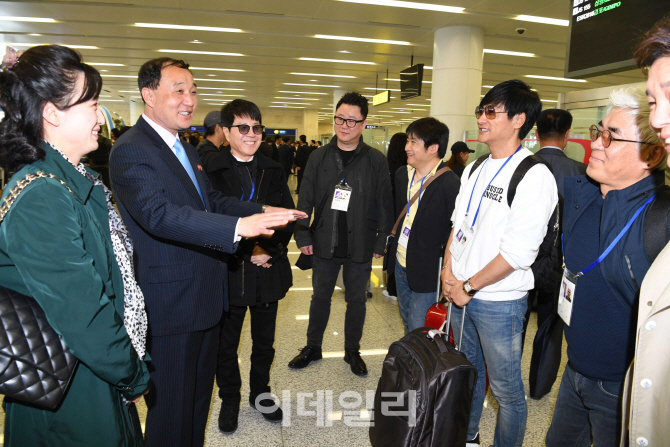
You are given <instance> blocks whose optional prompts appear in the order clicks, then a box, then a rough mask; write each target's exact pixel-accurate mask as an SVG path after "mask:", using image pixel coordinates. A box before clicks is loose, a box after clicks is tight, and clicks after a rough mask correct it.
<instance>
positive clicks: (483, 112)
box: [475, 104, 507, 120]
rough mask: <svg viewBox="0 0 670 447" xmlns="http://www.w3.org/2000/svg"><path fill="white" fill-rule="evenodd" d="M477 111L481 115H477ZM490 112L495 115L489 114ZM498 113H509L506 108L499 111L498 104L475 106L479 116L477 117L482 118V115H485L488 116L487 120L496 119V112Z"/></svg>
mask: <svg viewBox="0 0 670 447" xmlns="http://www.w3.org/2000/svg"><path fill="white" fill-rule="evenodd" d="M487 109H488V111H487ZM477 113H479V116H477ZM489 113H492V114H493V116H492V117H491V116H489ZM498 113H507V111H506V110H501V111H497V110H496V106H492V105H490V104H489V105H486V106H484V107H481V106H477V107H475V118H477V119H479V118H481V116H482V115H484V116H486V119H487V120H494V119H496V114H498Z"/></svg>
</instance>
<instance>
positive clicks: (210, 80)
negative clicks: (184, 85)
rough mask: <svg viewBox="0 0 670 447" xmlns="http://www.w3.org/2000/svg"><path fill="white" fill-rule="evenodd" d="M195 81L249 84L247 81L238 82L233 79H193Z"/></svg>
mask: <svg viewBox="0 0 670 447" xmlns="http://www.w3.org/2000/svg"><path fill="white" fill-rule="evenodd" d="M193 80H194V81H209V82H247V81H236V80H233V79H205V78H193Z"/></svg>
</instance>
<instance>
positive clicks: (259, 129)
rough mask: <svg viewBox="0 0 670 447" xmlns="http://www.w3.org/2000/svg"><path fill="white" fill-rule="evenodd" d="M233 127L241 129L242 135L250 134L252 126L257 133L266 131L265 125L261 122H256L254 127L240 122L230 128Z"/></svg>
mask: <svg viewBox="0 0 670 447" xmlns="http://www.w3.org/2000/svg"><path fill="white" fill-rule="evenodd" d="M233 127H237V130H239V131H240V133H241V134H242V135H246V134H248V133H249V130H250V129H252V128H253V129H254V133H255V134H256V135H260V134H262V133H263V132H264V131H265V126H261V125H260V124H256V125H255V126H253V127H252V126H250V125H248V124H238V125H236V126H230V127H228V128H229V129H232V128H233Z"/></svg>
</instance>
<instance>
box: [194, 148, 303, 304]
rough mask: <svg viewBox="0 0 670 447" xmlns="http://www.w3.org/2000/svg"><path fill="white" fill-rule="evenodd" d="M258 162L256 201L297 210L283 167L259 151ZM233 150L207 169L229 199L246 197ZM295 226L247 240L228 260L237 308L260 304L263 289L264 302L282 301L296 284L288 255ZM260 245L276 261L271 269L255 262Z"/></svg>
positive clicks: (231, 295)
mask: <svg viewBox="0 0 670 447" xmlns="http://www.w3.org/2000/svg"><path fill="white" fill-rule="evenodd" d="M254 161H255V162H256V178H255V181H256V192H255V193H254V200H253V201H256V202H257V203H260V204H263V205H270V206H277V207H282V208H291V209H292V208H295V204H294V203H293V199H292V198H291V192H290V191H289V189H288V185H287V183H286V176H285V175H284V170H283V169H282V167H281V166H280V165H279V164H278V163H276V162H274V161H272V160H270V159H268V158H266V157H265V156H264V155H262V154H259V153H258V152H257V153H256V155H255V156H254ZM233 163H234V159H233V155H232V154H231V153H230V151H223V152H221V153H220V154H219V156H218V157H216V158H214V159H212V160H210V161H209V162H208V163H204V162H203V165H204V169H205V171H206V172H207V176H208V177H209V179H210V182H211V183H212V187H213V188H214V189H215V190H217V191H221V192H222V193H223V194H225V195H227V196H233V197H238V198H240V197H242V184H241V182H240V180H239V177H238V176H237V174H236V173H235V169H234V167H233ZM294 226H295V224H291V225H288V226H286V227H285V228H282V229H280V230H276V231H275V233H274V234H273V235H272V237H270V238H263V237H260V238H254V239H243V240H242V241H241V242H240V245H239V248H238V250H237V251H236V252H235V253H234V254H233V255H232V256H231V258H230V259H229V260H228V296H229V299H230V304H231V305H233V306H253V305H255V304H256V295H257V293H256V288H257V287H260V288H261V289H260V297H261V302H262V303H272V302H275V301H278V300H280V299H282V298H283V297H284V296H285V295H286V292H287V291H288V289H289V288H290V287H291V286H292V285H293V275H292V273H291V264H290V263H289V260H288V256H287V252H288V249H287V245H288V243H289V241H290V240H291V234H292V233H293V229H294ZM256 243H258V245H260V246H261V247H262V248H263V249H264V250H265V251H267V252H268V253H269V254H270V256H272V258H271V259H270V261H269V263H271V264H272V267H270V268H263V267H257V266H256V265H254V264H252V263H251V253H252V251H253V249H254V246H255V245H256Z"/></svg>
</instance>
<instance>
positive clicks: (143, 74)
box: [137, 57, 189, 101]
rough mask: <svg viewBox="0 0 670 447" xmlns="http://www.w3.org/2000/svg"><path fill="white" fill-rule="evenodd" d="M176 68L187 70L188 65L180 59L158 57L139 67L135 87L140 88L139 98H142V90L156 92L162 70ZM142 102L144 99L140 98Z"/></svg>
mask: <svg viewBox="0 0 670 447" xmlns="http://www.w3.org/2000/svg"><path fill="white" fill-rule="evenodd" d="M167 67H178V68H184V69H186V70H188V67H189V65H188V64H187V63H186V62H184V61H183V60H181V59H172V58H171V57H159V58H157V59H151V60H150V61H146V62H145V63H143V64H142V66H141V67H140V71H139V72H138V73H137V85H138V87H139V88H140V96H142V89H143V88H145V87H146V88H148V89H150V90H156V89H157V88H158V86H159V85H160V83H161V74H162V72H163V69H164V68H167ZM142 101H144V98H142Z"/></svg>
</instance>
